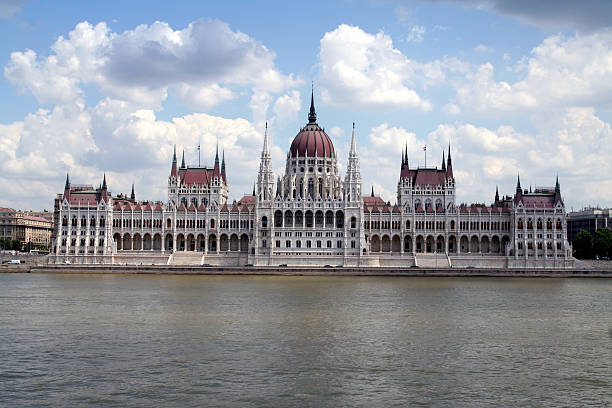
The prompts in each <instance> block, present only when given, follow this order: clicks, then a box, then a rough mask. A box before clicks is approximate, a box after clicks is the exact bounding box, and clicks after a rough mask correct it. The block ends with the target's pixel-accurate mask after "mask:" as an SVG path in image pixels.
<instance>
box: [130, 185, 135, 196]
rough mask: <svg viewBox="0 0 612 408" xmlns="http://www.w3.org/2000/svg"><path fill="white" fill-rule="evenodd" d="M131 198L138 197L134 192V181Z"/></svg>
mask: <svg viewBox="0 0 612 408" xmlns="http://www.w3.org/2000/svg"><path fill="white" fill-rule="evenodd" d="M130 199H131V200H135V199H136V194H134V183H132V193H131V194H130Z"/></svg>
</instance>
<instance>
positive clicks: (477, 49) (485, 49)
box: [474, 44, 495, 52]
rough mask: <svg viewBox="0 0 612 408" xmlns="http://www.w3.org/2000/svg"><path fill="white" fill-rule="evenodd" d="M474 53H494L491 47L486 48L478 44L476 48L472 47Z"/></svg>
mask: <svg viewBox="0 0 612 408" xmlns="http://www.w3.org/2000/svg"><path fill="white" fill-rule="evenodd" d="M474 51H476V52H493V51H495V49H494V48H493V47H490V46H488V45H484V44H478V45H477V46H476V47H474Z"/></svg>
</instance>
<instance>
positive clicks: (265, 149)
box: [261, 122, 270, 156]
mask: <svg viewBox="0 0 612 408" xmlns="http://www.w3.org/2000/svg"><path fill="white" fill-rule="evenodd" d="M269 144H270V142H269V140H268V122H266V130H265V132H264V145H263V150H262V151H261V155H262V156H263V155H264V154H265V155H266V156H268V155H270V146H269Z"/></svg>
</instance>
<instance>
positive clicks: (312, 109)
mask: <svg viewBox="0 0 612 408" xmlns="http://www.w3.org/2000/svg"><path fill="white" fill-rule="evenodd" d="M313 123H317V113H316V112H315V107H314V83H313V84H312V90H311V93H310V112H309V113H308V124H313Z"/></svg>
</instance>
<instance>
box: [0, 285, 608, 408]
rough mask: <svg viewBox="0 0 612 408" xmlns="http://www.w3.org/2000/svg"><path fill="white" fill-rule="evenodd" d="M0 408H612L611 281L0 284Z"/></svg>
mask: <svg viewBox="0 0 612 408" xmlns="http://www.w3.org/2000/svg"><path fill="white" fill-rule="evenodd" d="M0 406H2V407H39V406H49V407H85V406H104V407H169V406H179V407H393V406H397V407H410V406H440V407H446V406H448V407H485V406H486V407H490V406H512V407H554V406H574V407H578V406H581V407H583V406H593V407H605V406H612V279H609V280H604V279H534V278H529V279H525V278H516V279H505V278H495V279H487V278H408V277H406V278H403V277H393V278H384V277H382V278H381V277H248V276H246V277H245V276H154V275H46V274H3V275H0Z"/></svg>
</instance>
